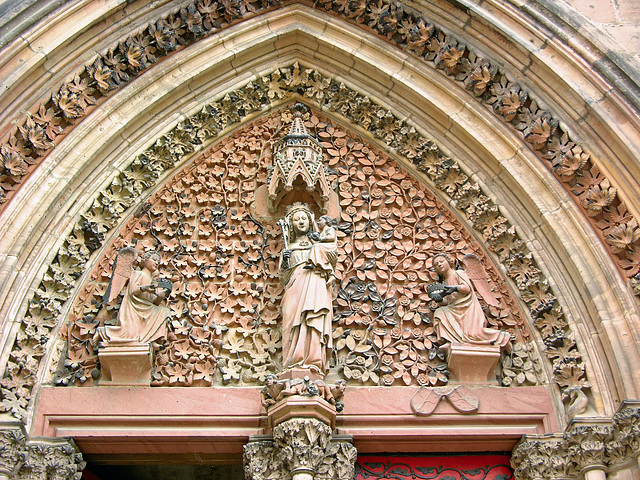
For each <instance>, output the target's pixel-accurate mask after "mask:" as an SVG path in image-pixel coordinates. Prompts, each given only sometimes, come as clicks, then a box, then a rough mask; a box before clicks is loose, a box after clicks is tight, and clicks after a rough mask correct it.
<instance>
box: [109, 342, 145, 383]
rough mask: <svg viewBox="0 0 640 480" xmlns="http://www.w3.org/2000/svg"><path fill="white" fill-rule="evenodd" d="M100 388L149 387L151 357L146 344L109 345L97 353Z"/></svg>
mask: <svg viewBox="0 0 640 480" xmlns="http://www.w3.org/2000/svg"><path fill="white" fill-rule="evenodd" d="M98 358H99V359H100V364H101V365H102V378H101V379H100V385H102V386H113V387H115V386H147V387H148V386H149V385H150V384H151V368H152V355H151V347H150V345H149V344H148V343H135V344H127V345H109V346H105V347H102V348H101V349H100V351H99V353H98Z"/></svg>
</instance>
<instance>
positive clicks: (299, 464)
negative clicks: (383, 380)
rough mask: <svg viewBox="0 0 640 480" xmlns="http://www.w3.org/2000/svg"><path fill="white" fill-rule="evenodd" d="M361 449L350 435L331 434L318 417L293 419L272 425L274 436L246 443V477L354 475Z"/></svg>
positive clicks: (312, 479)
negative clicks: (275, 425) (354, 443)
mask: <svg viewBox="0 0 640 480" xmlns="http://www.w3.org/2000/svg"><path fill="white" fill-rule="evenodd" d="M357 455H358V453H357V451H356V448H355V447H354V446H353V445H352V444H351V438H350V437H348V438H347V437H342V436H335V437H332V436H331V429H330V428H329V427H327V426H326V425H325V424H324V423H322V422H320V421H318V420H315V419H297V418H296V419H292V420H288V421H286V422H283V423H281V424H279V425H278V426H277V427H275V428H274V429H273V437H270V436H263V437H254V438H253V439H252V441H250V442H249V443H248V444H247V445H245V447H244V472H245V478H246V479H247V480H271V479H283V478H291V479H309V480H342V479H345V478H353V475H354V467H355V461H356V457H357Z"/></svg>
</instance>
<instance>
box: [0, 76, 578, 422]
mask: <svg viewBox="0 0 640 480" xmlns="http://www.w3.org/2000/svg"><path fill="white" fill-rule="evenodd" d="M296 92H302V93H303V94H304V95H305V101H307V102H309V103H312V104H316V105H318V106H324V107H325V108H327V109H328V110H330V111H332V112H334V114H335V115H338V116H341V117H344V118H346V119H348V120H349V121H352V122H354V123H358V124H363V123H367V122H372V124H373V125H375V127H372V128H370V130H369V131H370V132H371V134H372V135H374V136H376V137H377V138H379V139H380V141H381V142H382V143H385V144H386V145H387V146H388V147H389V148H392V149H396V150H397V151H398V153H399V154H400V155H403V156H404V157H405V158H406V159H407V161H409V162H410V163H412V164H413V165H415V167H416V168H417V169H418V170H419V171H422V172H423V173H424V174H425V175H426V178H428V179H429V180H430V181H431V182H433V184H434V185H435V186H436V187H437V188H439V189H440V190H441V191H442V192H443V194H444V195H445V196H448V197H450V198H451V199H452V200H454V201H455V204H456V206H457V208H458V209H459V210H460V212H461V215H462V216H463V217H464V218H466V219H467V222H468V224H469V225H471V226H472V227H473V228H474V229H475V230H476V231H477V232H478V234H479V236H481V237H482V238H483V240H484V241H485V242H486V245H488V247H489V248H490V249H491V250H493V251H494V252H495V253H496V255H498V256H499V257H500V259H501V261H502V262H503V265H504V268H505V270H506V271H507V272H508V273H507V274H508V275H509V276H510V277H511V278H512V279H513V281H514V283H515V284H516V286H517V288H518V289H519V291H520V295H521V298H522V301H523V302H524V303H525V304H527V305H528V307H529V309H530V313H531V316H532V318H533V319H534V320H535V322H534V323H535V325H536V327H537V328H538V329H539V331H540V334H541V336H542V338H543V339H544V344H545V349H546V350H545V352H546V354H547V356H548V357H549V359H550V360H551V361H552V362H553V370H554V378H555V381H556V383H557V384H558V385H559V386H560V387H561V389H563V391H564V394H565V398H566V400H567V401H568V402H569V403H570V404H571V405H572V406H573V405H574V404H575V401H576V400H580V401H582V398H584V395H583V394H579V392H581V391H582V390H583V389H585V388H589V387H590V385H589V383H588V382H587V380H586V379H585V376H584V375H585V364H584V363H583V360H582V357H581V355H580V353H579V352H578V350H577V348H576V342H575V340H574V339H573V338H572V334H571V332H570V330H569V327H568V324H567V321H566V319H565V318H564V315H563V311H562V307H561V306H560V305H559V304H558V302H557V300H556V298H555V296H554V295H553V293H552V292H551V290H550V288H549V285H548V282H547V281H546V280H545V279H544V278H543V276H542V274H541V273H540V270H539V269H538V268H537V266H536V263H535V259H534V258H533V256H532V255H531V254H530V253H529V252H528V251H527V249H526V248H525V246H524V245H523V242H522V241H521V240H519V239H518V237H517V235H516V232H515V229H514V228H513V227H512V226H511V225H510V224H509V221H508V220H507V219H506V218H505V217H504V216H503V215H502V214H501V213H500V210H499V208H498V206H497V205H495V204H493V203H492V202H491V201H490V200H489V198H488V197H487V196H486V195H485V194H484V193H483V192H482V191H481V189H480V188H479V186H478V185H477V184H475V183H473V182H471V181H470V180H469V178H468V176H467V175H466V174H465V172H464V171H463V170H462V169H461V168H460V166H459V165H458V164H457V163H456V162H455V161H454V160H452V159H451V158H449V157H448V156H446V155H444V154H443V153H442V152H441V151H440V149H439V147H438V146H437V145H435V144H434V143H433V142H432V141H429V140H427V139H426V138H425V137H424V136H423V135H421V134H420V133H419V132H417V131H416V130H415V128H413V127H412V126H411V125H409V124H408V123H406V122H405V121H402V120H400V119H398V118H397V117H396V116H395V115H394V114H393V112H390V111H389V110H387V109H385V108H383V107H381V106H380V105H378V104H376V103H375V102H373V101H372V100H371V99H369V98H368V97H366V96H365V95H362V94H359V93H358V92H356V91H354V90H352V89H350V88H349V87H347V86H345V85H344V84H342V83H341V82H339V81H337V80H335V79H332V78H330V77H326V76H324V75H323V74H322V73H321V72H319V71H317V70H313V69H306V68H304V67H300V66H298V65H297V64H296V65H293V66H290V67H286V68H280V69H277V70H276V71H274V72H273V73H271V74H269V75H266V74H265V75H262V76H261V78H256V79H254V81H252V82H250V83H249V84H248V85H246V86H245V87H244V88H242V89H239V90H235V91H232V92H229V93H227V94H226V95H225V96H224V97H223V98H221V99H219V100H218V101H216V102H214V103H212V104H210V105H207V106H205V107H204V108H203V109H202V110H201V111H200V112H199V113H197V114H196V115H194V116H192V117H190V118H188V119H185V120H184V121H183V122H181V123H180V124H179V125H178V126H177V127H176V128H175V129H173V130H172V131H171V132H170V133H168V134H166V135H164V136H163V137H162V138H161V139H159V140H158V141H157V142H155V144H154V145H153V146H152V147H150V148H149V149H147V150H146V151H145V152H144V153H143V154H142V155H140V156H139V157H137V158H136V159H135V160H134V161H133V162H132V163H131V164H130V165H129V166H128V167H126V168H125V169H124V171H123V173H122V174H120V175H119V176H118V177H116V178H115V179H114V180H113V181H112V182H111V184H110V185H108V186H107V187H106V188H104V189H102V191H101V192H100V193H99V194H98V196H97V197H96V198H95V201H94V203H93V205H92V207H91V208H90V209H89V211H87V212H86V213H84V215H83V218H82V219H81V220H80V221H79V222H78V223H77V224H76V226H75V227H74V228H73V231H72V232H70V235H69V236H68V237H67V238H66V240H65V241H64V244H63V246H62V248H61V249H60V251H59V252H58V255H57V256H56V258H55V260H54V262H53V263H52V265H51V267H50V269H49V271H48V272H47V273H46V274H45V277H44V280H43V282H42V283H41V284H40V286H39V287H38V288H37V291H36V294H35V296H34V297H33V299H32V300H31V301H30V302H29V310H28V312H27V315H26V316H25V318H24V321H23V322H22V324H21V326H20V331H19V332H18V334H17V338H16V343H15V344H14V346H13V349H12V351H11V355H10V360H9V363H8V365H7V369H6V376H5V379H4V380H3V382H2V386H3V389H2V394H3V406H4V408H5V410H7V411H11V412H12V413H14V414H15V415H16V416H18V417H24V416H25V415H26V414H27V410H26V409H27V406H28V402H29V400H30V398H31V397H32V392H33V389H34V388H36V385H37V383H38V382H39V381H42V378H43V376H44V377H46V372H44V371H43V370H42V359H43V357H44V355H45V353H46V352H45V350H46V349H45V345H46V344H47V342H49V341H51V339H50V335H51V332H52V329H54V327H55V326H56V325H57V324H59V323H60V317H61V314H62V313H63V311H64V304H65V302H66V301H67V300H68V299H69V298H70V295H71V294H72V292H73V291H74V289H75V287H76V284H77V279H78V278H79V277H80V276H81V275H82V273H83V271H84V270H85V269H86V268H87V267H88V266H89V264H90V263H91V262H90V257H91V254H92V252H94V251H96V250H98V249H99V248H101V246H102V244H103V242H104V240H105V238H106V236H107V235H108V232H109V231H111V230H112V229H113V228H114V227H115V226H116V225H117V224H119V219H120V218H122V216H123V215H124V214H125V213H126V212H127V208H129V207H131V206H133V205H134V204H136V202H137V200H136V199H137V198H140V196H141V195H142V193H143V192H145V191H147V190H148V188H150V187H152V186H153V185H155V184H156V182H157V181H158V180H159V179H160V178H162V175H163V173H164V172H165V171H167V169H170V168H172V167H173V166H174V165H176V164H179V163H180V162H182V161H183V160H184V159H186V158H188V157H189V156H190V155H191V154H192V152H194V151H195V150H196V149H197V148H199V147H198V146H199V145H200V144H202V143H203V142H209V141H210V140H212V139H214V138H216V136H217V135H218V134H219V133H220V132H221V131H225V129H226V128H228V127H230V126H232V125H235V124H237V123H240V122H242V121H243V119H244V118H245V117H247V116H250V115H252V114H254V113H255V112H258V111H260V110H261V109H262V108H263V106H264V105H265V104H266V105H269V104H274V105H277V104H279V103H280V102H282V101H285V100H286V99H287V98H291V95H296ZM316 102H320V103H319V104H318V103H316ZM373 122H375V123H373ZM60 347H61V343H60V342H58V343H57V348H60ZM50 355H52V356H53V357H54V358H56V357H57V356H58V355H59V351H58V353H56V352H53V353H51V354H50ZM54 367H55V365H54ZM518 368H520V367H518ZM522 373H523V375H522V376H523V381H524V382H526V381H527V380H526V378H527V376H526V371H525V370H522ZM82 375H84V373H83V374H81V375H80V377H78V378H77V379H76V380H78V381H81V380H82V378H81V377H82ZM516 376H517V375H516ZM514 381H516V382H517V381H518V380H517V378H515V379H514Z"/></svg>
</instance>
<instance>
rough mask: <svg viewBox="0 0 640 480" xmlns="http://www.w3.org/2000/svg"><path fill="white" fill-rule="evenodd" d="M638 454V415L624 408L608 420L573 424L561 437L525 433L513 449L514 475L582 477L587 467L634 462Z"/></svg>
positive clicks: (639, 440)
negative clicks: (609, 421) (606, 421)
mask: <svg viewBox="0 0 640 480" xmlns="http://www.w3.org/2000/svg"><path fill="white" fill-rule="evenodd" d="M639 453H640V414H639V411H638V408H637V407H626V408H623V409H622V410H620V411H619V412H618V413H617V414H616V415H614V417H613V419H612V421H611V423H586V424H579V425H576V426H574V427H573V428H572V429H571V430H569V431H567V432H565V433H564V434H563V435H562V436H560V435H558V434H552V435H530V436H529V435H526V436H525V437H524V438H523V440H522V441H520V443H518V445H516V447H515V449H514V450H513V455H512V458H511V465H512V466H513V468H514V469H515V474H516V477H517V478H522V479H534V478H535V479H540V478H582V477H581V475H582V473H581V472H584V471H585V470H588V469H601V470H606V469H609V468H614V467H618V466H622V465H625V464H636V462H637V457H638V454H639Z"/></svg>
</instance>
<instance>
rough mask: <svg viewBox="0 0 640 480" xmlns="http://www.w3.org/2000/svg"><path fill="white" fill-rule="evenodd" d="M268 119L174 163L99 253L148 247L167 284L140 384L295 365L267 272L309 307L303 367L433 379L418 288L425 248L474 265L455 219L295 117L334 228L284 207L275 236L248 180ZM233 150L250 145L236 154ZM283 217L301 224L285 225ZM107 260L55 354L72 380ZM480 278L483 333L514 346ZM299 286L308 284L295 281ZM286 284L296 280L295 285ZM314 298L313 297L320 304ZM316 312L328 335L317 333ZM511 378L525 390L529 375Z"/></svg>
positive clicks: (88, 362)
mask: <svg viewBox="0 0 640 480" xmlns="http://www.w3.org/2000/svg"><path fill="white" fill-rule="evenodd" d="M282 121H284V122H285V124H288V123H289V122H290V121H291V118H290V117H288V115H285V116H284V117H282V118H281V117H280V116H279V115H273V116H271V117H269V118H266V119H263V120H262V121H261V122H260V123H259V124H255V125H253V126H250V127H247V128H246V129H243V130H241V131H240V132H239V133H238V134H237V135H235V136H234V137H231V138H229V139H228V140H226V141H225V142H223V143H222V144H221V145H218V146H216V147H215V148H213V149H212V150H211V151H209V152H208V153H206V154H205V155H204V156H203V157H202V158H201V159H200V160H198V161H196V162H195V163H194V164H193V165H188V166H186V167H185V168H184V169H183V171H182V173H180V174H179V175H177V176H175V177H174V179H173V180H172V181H171V182H170V183H169V184H167V185H165V186H164V187H163V188H162V189H160V190H159V191H158V192H157V193H156V194H155V195H154V196H153V197H152V198H150V199H149V202H148V203H147V204H145V205H144V206H143V207H141V208H140V210H139V211H138V213H137V214H136V215H135V216H134V218H132V219H131V220H130V221H129V222H128V223H127V224H126V225H125V226H124V227H123V228H122V230H121V234H120V236H119V237H118V239H117V240H116V241H115V242H114V243H113V244H112V245H111V246H110V247H109V248H108V249H107V254H110V253H108V252H115V251H117V250H119V249H121V248H123V247H124V246H127V245H132V244H133V243H136V246H137V248H144V249H158V250H159V251H161V252H162V260H161V261H160V271H161V276H162V277H170V278H177V279H178V280H176V283H175V288H174V289H173V292H172V294H171V297H170V298H169V302H168V303H169V308H170V309H171V312H172V316H171V320H170V322H169V323H170V325H169V332H168V334H167V342H166V344H164V345H162V346H161V349H160V351H159V353H158V355H157V360H156V375H155V376H154V382H153V384H154V385H191V384H193V382H194V379H195V378H196V377H197V378H198V382H199V383H198V384H208V385H211V384H214V383H223V384H225V383H232V384H259V383H263V382H264V380H265V379H266V377H267V375H270V374H277V373H279V372H280V371H282V369H283V367H288V366H295V365H297V364H299V363H302V364H304V361H303V360H301V359H296V358H294V356H295V355H297V353H296V349H295V347H296V346H297V345H300V347H301V349H300V350H299V352H298V353H300V352H303V353H305V354H306V349H307V343H306V342H307V340H306V339H305V338H306V337H304V335H303V337H302V338H301V339H300V342H298V341H297V340H296V341H295V342H292V340H289V339H287V340H286V342H290V343H292V345H293V344H294V343H295V345H293V346H292V347H288V348H289V350H286V353H285V355H284V358H285V360H283V359H282V357H281V351H282V350H283V347H282V340H281V335H282V334H281V330H280V328H278V327H279V326H280V325H282V324H284V325H285V327H286V328H285V331H286V332H287V335H289V332H292V333H293V335H292V337H288V338H292V339H295V338H297V337H296V334H297V332H296V328H297V322H299V321H300V319H301V318H303V315H302V313H301V312H295V311H294V313H291V314H290V318H287V313H286V310H287V293H286V292H287V290H285V288H283V285H282V284H281V283H280V281H279V275H280V274H282V276H283V278H284V279H285V281H289V282H290V286H288V287H287V289H289V291H290V292H291V294H292V296H293V297H294V298H295V299H298V298H302V297H304V296H305V295H307V294H309V295H311V294H313V295H314V301H321V303H322V308H321V309H319V310H318V312H322V316H323V317H322V318H323V319H322V320H321V322H320V323H321V325H322V328H323V329H324V331H323V332H321V333H322V335H324V337H323V336H320V337H319V338H320V339H321V341H319V342H318V343H317V345H322V348H321V349H320V350H318V351H317V352H316V353H315V354H314V356H313V359H312V361H310V362H309V363H311V364H312V365H313V366H314V367H315V368H314V370H317V371H320V372H321V373H324V372H325V371H326V368H327V367H330V368H331V369H333V371H335V372H336V373H338V374H339V375H341V376H343V378H345V379H346V380H348V381H352V382H357V383H363V384H382V385H398V384H400V385H412V384H419V385H442V384H444V383H446V382H447V379H448V371H447V365H446V362H445V353H444V351H443V350H442V349H441V346H442V345H443V341H442V340H441V339H440V338H439V337H438V336H437V334H436V330H435V327H434V324H433V312H434V310H436V309H437V307H438V305H437V304H436V302H433V301H432V300H431V298H430V297H429V295H428V292H427V290H426V288H425V282H429V281H433V280H435V279H436V277H437V274H436V273H435V272H434V271H431V270H430V268H431V267H432V265H431V261H432V259H433V257H434V256H435V255H436V254H437V253H438V252H443V251H445V252H450V253H451V255H455V256H459V257H460V258H462V257H463V256H464V255H465V254H467V253H475V254H476V255H480V256H482V255H483V254H482V252H481V250H479V249H477V247H476V246H475V244H474V242H473V239H472V237H471V236H470V235H469V234H468V233H466V232H465V230H464V228H463V227H462V225H460V224H459V222H458V221H457V220H456V219H455V216H453V215H451V214H450V213H448V212H447V209H446V208H445V207H444V205H442V204H441V203H440V202H439V201H438V200H437V199H436V198H435V197H434V196H433V195H432V194H430V193H429V192H428V191H427V190H426V189H425V188H424V187H422V186H421V185H420V184H419V183H418V182H416V181H415V180H413V179H411V178H410V177H409V176H408V174H407V173H406V172H405V171H403V170H401V169H400V168H399V167H398V166H397V165H396V164H395V163H393V162H392V161H391V159H389V158H388V157H386V156H385V155H383V154H381V153H380V152H377V151H373V150H371V149H370V148H369V147H367V146H366V145H365V144H363V143H362V142H361V141H358V140H356V139H352V138H351V137H349V136H348V135H347V132H346V131H343V130H338V129H336V128H335V127H333V126H332V125H331V124H329V123H326V122H325V121H321V120H320V118H319V117H317V116H316V115H311V116H308V118H307V120H306V122H307V124H308V128H310V129H313V130H314V132H315V135H317V136H318V138H320V139H323V140H322V141H321V143H322V146H323V148H326V149H327V152H331V153H330V154H331V156H330V158H329V159H328V163H329V166H330V167H331V169H332V170H331V171H332V173H331V175H330V180H331V182H332V183H335V182H336V181H337V182H338V184H339V185H340V186H341V187H340V189H339V198H340V202H341V203H342V207H343V211H342V213H341V214H340V222H339V223H338V224H337V225H336V226H333V225H329V224H330V223H331V224H333V222H332V221H330V220H328V219H326V218H324V219H319V221H318V223H319V225H320V226H321V227H322V231H316V228H315V226H313V225H314V221H313V218H312V217H311V216H310V210H309V208H308V207H307V206H303V205H294V206H293V207H292V208H291V210H289V214H288V216H287V217H286V221H285V222H284V223H283V225H284V226H285V230H286V233H285V235H284V237H283V236H281V234H280V231H279V230H281V228H280V227H279V226H278V225H277V224H276V223H275V222H274V221H271V223H270V222H269V221H266V220H262V221H259V220H257V219H255V218H254V217H253V216H252V214H251V205H252V201H253V200H254V198H255V197H254V196H253V192H255V183H254V182H252V181H251V180H252V179H257V181H258V183H259V184H264V183H266V181H267V175H266V167H267V166H268V161H267V159H266V158H264V155H262V152H264V151H265V150H267V149H268V148H269V141H277V137H274V136H273V135H274V133H275V132H277V131H279V130H282V127H281V125H280V122H282ZM264 139H268V140H266V141H265V140H264ZM269 139H270V140H269ZM247 145H250V150H249V152H248V153H244V150H243V149H244V148H246V146H247ZM338 149H344V151H342V152H340V151H339V150H338ZM257 159H262V160H259V161H257ZM165 212H166V213H167V214H165ZM296 215H297V217H299V218H297V219H295V220H296V221H302V222H303V223H304V225H302V226H296V225H295V221H294V217H295V216H296ZM312 226H313V227H312ZM292 233H294V234H295V235H294V236H291V235H292ZM290 236H291V237H290ZM294 237H295V238H294ZM134 238H135V239H136V240H135V241H134V240H133V239H134ZM301 241H304V243H305V244H307V245H306V246H304V249H298V247H301V245H300V242H301ZM285 242H286V243H287V244H288V247H289V249H290V251H292V253H291V256H289V257H288V258H287V259H286V263H288V267H289V268H280V266H279V264H280V262H283V263H284V260H285V259H284V258H283V259H282V260H281V259H280V257H281V255H280V252H282V250H283V247H284V245H285ZM294 248H296V249H298V250H294ZM284 250H287V249H284ZM287 256H288V255H287ZM335 257H337V261H336V258H335ZM108 263H109V259H107V258H106V257H105V258H104V259H103V260H102V261H101V262H100V267H96V269H95V270H94V273H93V274H92V276H91V279H92V281H91V282H90V283H88V284H87V285H86V286H85V288H84V290H83V291H82V293H81V294H80V296H79V297H78V299H77V301H76V303H74V307H73V308H72V310H71V315H72V318H74V324H73V325H71V329H70V331H71V332H73V334H72V335H70V336H69V338H70V339H71V341H70V343H69V352H70V353H69V359H71V358H73V359H74V360H76V359H77V360H79V361H78V362H77V365H78V369H77V370H76V372H79V371H83V372H84V373H81V374H78V376H76V379H75V383H76V384H81V383H83V382H82V380H81V379H82V378H86V379H89V378H91V372H92V369H95V367H96V362H95V360H93V358H94V357H95V352H93V351H91V350H90V347H89V345H87V343H85V342H84V340H82V339H84V338H87V336H88V335H89V330H91V329H95V327H96V326H97V325H96V323H95V315H96V312H95V308H94V307H93V306H92V305H94V304H95V302H97V301H98V298H99V297H98V295H102V293H101V292H103V290H104V289H106V285H105V283H106V282H107V279H106V278H105V276H104V274H103V272H104V271H105V267H107V266H108ZM334 265H335V267H334ZM99 268H102V270H99ZM333 269H335V270H333ZM106 270H107V271H108V267H107V268H106ZM487 272H489V278H490V280H491V283H492V284H493V285H498V286H497V287H495V290H494V293H495V295H496V298H495V301H496V302H498V303H497V305H498V306H495V305H489V304H483V308H484V310H485V311H486V318H487V322H488V327H492V328H498V329H504V330H509V331H512V332H514V335H515V336H516V337H517V339H518V342H517V343H519V342H522V341H524V340H526V339H527V338H528V335H529V334H528V332H527V330H526V329H525V328H524V324H523V319H522V317H521V314H520V312H519V311H518V309H517V308H514V307H515V303H514V302H512V301H509V300H508V299H509V292H508V290H507V289H506V286H505V285H504V284H500V283H498V282H496V280H497V279H499V275H498V273H497V272H496V271H495V270H492V269H490V268H489V269H488V270H487ZM310 277H313V279H314V285H315V286H314V287H313V288H311V287H310V286H309V285H310V283H308V282H307V281H306V280H305V279H308V278H310ZM334 277H335V278H334ZM298 280H300V281H302V280H305V281H304V282H303V283H299V284H296V281H298ZM331 280H334V281H335V283H336V284H337V287H336V290H335V292H336V295H337V299H336V301H335V304H334V306H333V309H331V308H330V307H331V305H332V304H331V294H330V293H329V289H328V287H327V284H328V283H330V281H331ZM291 285H293V287H295V288H293V287H291ZM297 285H301V286H300V288H298V286H297ZM305 288H306V289H307V291H305V290H304V289H305ZM319 289H322V291H323V292H327V293H326V295H325V296H324V297H323V298H324V300H322V298H320V297H319V296H318V290H319ZM283 295H284V296H283ZM497 297H499V299H498V298H497ZM281 301H282V302H283V303H282V305H283V309H282V311H281V310H280V309H279V308H278V307H279V305H280V303H281ZM494 303H495V302H494ZM330 315H333V320H334V322H333V323H334V328H333V330H332V331H330V330H327V329H328V325H329V324H330V323H329V316H330ZM319 318H320V317H319ZM88 319H89V320H88ZM92 319H93V320H92ZM281 319H282V320H281ZM281 322H284V323H281ZM287 325H288V326H289V327H287ZM290 327H294V328H290ZM317 331H318V332H320V329H318V330H317ZM329 334H331V337H330V338H326V335H329ZM76 339H80V341H76ZM211 342H213V343H211ZM332 344H333V354H331V351H330V347H331V345H332ZM289 352H290V353H291V354H290V353H289ZM523 352H526V355H529V354H530V351H528V350H523V351H522V352H521V353H523ZM299 356H300V357H301V358H302V353H300V355H299ZM289 357H292V358H294V360H291V361H290V360H288V358H289ZM527 360H529V357H528V356H527ZM283 362H284V363H283ZM314 362H315V363H314ZM531 364H532V362H531ZM532 369H533V367H532ZM514 380H515V382H513V383H520V384H530V380H535V381H534V382H532V383H537V380H536V379H535V376H534V375H530V376H529V377H528V378H527V377H524V378H522V379H517V378H514ZM88 381H89V383H90V382H91V380H88ZM84 383H86V381H85V382H84Z"/></svg>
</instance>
